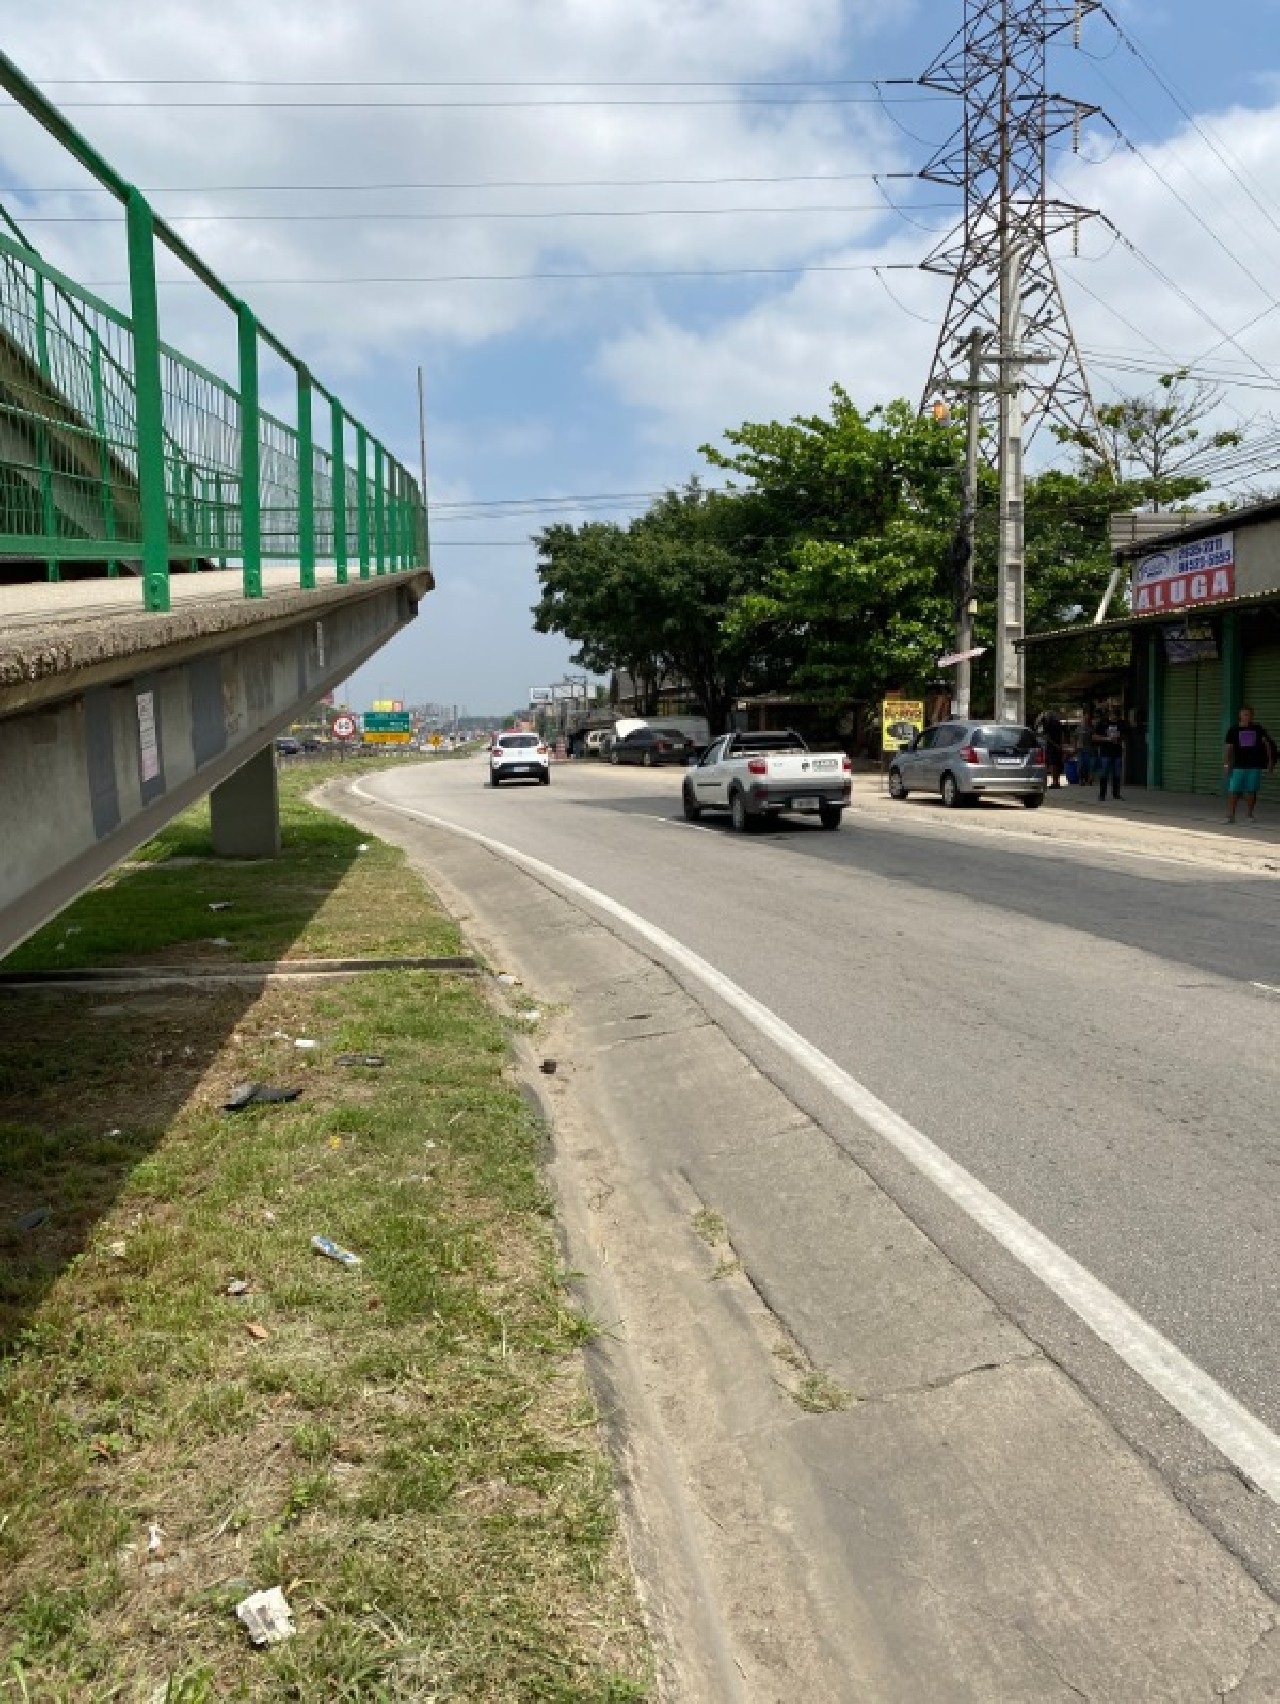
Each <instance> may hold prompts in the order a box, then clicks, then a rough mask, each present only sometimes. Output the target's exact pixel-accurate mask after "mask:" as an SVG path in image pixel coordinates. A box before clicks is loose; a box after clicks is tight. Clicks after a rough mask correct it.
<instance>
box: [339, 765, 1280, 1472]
mask: <svg viewBox="0 0 1280 1704" xmlns="http://www.w3.org/2000/svg"><path fill="white" fill-rule="evenodd" d="M352 791H353V792H355V793H358V794H359V796H360V797H361V798H362V799H365V800H367V801H368V802H369V803H370V804H375V805H381V806H383V808H384V809H388V810H394V811H398V812H399V813H400V814H401V815H403V816H410V817H416V818H417V819H418V821H420V822H425V823H427V824H428V825H429V826H430V827H432V828H439V829H444V830H445V831H446V832H448V833H450V834H457V835H461V836H462V838H463V839H465V840H471V841H474V842H475V844H476V845H478V846H483V847H485V848H486V849H487V850H488V851H490V852H493V853H496V854H497V855H498V856H499V857H502V858H506V859H509V860H510V862H511V863H513V864H515V865H517V866H518V867H519V868H521V869H523V870H527V871H528V872H529V874H530V875H532V876H536V877H537V878H538V880H539V881H542V882H545V883H546V884H547V885H548V886H549V887H554V888H558V889H560V890H561V892H563V893H566V894H570V895H572V896H573V897H574V898H576V899H580V900H583V901H584V902H585V903H586V904H588V905H590V906H592V907H593V908H594V909H595V910H597V911H600V912H603V913H604V915H605V916H606V917H612V918H613V919H615V921H617V922H619V923H621V924H623V926H624V927H625V928H627V929H628V930H630V931H631V933H633V934H635V935H638V936H639V937H640V939H641V940H644V941H647V942H648V943H649V945H650V946H652V947H655V948H656V949H657V950H658V952H659V953H661V954H662V955H663V957H664V958H666V959H667V960H669V961H670V962H671V963H672V964H675V965H678V966H679V967H680V968H681V969H682V970H684V971H685V972H686V973H687V974H688V975H689V976H691V977H694V978H695V979H696V980H697V981H699V982H700V983H702V984H703V986H704V987H705V988H707V989H709V990H710V991H711V993H713V994H714V995H716V997H717V998H718V999H720V1000H723V1001H724V1003H725V1005H726V1006H729V1007H731V1008H732V1010H734V1011H735V1012H737V1013H739V1015H740V1016H742V1017H744V1018H746V1019H747V1020H748V1022H750V1023H751V1024H753V1025H754V1026H755V1028H756V1029H758V1030H759V1031H760V1033H761V1034H762V1035H763V1036H764V1037H765V1038H766V1039H767V1040H768V1041H770V1042H772V1044H773V1045H774V1046H775V1047H778V1048H780V1049H781V1050H782V1051H783V1052H784V1053H786V1054H788V1055H789V1056H790V1058H792V1059H793V1060H794V1061H795V1062H796V1064H798V1065H800V1066H802V1067H803V1068H804V1069H805V1070H807V1071H808V1072H809V1073H810V1074H811V1075H812V1076H813V1077H814V1078H815V1079H816V1080H817V1081H818V1082H819V1083H821V1084H822V1086H823V1087H824V1088H825V1089H826V1090H827V1091H828V1092H829V1093H830V1094H832V1095H834V1096H835V1098H836V1099H837V1100H839V1101H840V1102H842V1104H843V1105H845V1106H847V1107H848V1108H849V1110H850V1111H851V1112H852V1113H854V1114H855V1115H856V1117H858V1118H859V1119H861V1120H862V1122H863V1123H864V1124H865V1125H867V1126H868V1128H869V1129H871V1130H874V1131H875V1133H876V1134H877V1135H878V1136H880V1137H881V1138H882V1139H883V1140H884V1141H886V1142H888V1143H889V1144H890V1145H891V1146H892V1147H894V1148H896V1149H897V1151H898V1152H899V1153H900V1154H901V1155H903V1157H904V1158H905V1159H907V1160H909V1161H910V1163H911V1164H912V1165H913V1166H914V1167H915V1168H916V1170H917V1171H919V1172H920V1173H921V1174H922V1175H923V1176H925V1177H927V1178H928V1179H929V1180H930V1182H932V1183H933V1184H935V1185H936V1186H937V1187H938V1188H939V1189H940V1190H941V1191H942V1192H943V1194H944V1195H946V1196H947V1197H948V1198H949V1199H950V1200H951V1201H953V1202H954V1203H955V1205H956V1206H957V1207H959V1208H961V1209H962V1211H964V1212H965V1213H967V1214H968V1215H969V1217H970V1218H971V1219H973V1220H974V1221H975V1222H976V1223H977V1224H979V1225H981V1226H982V1228H983V1229H984V1230H985V1231H987V1232H988V1233H989V1234H990V1235H991V1236H992V1237H994V1238H995V1240H996V1242H998V1243H999V1244H1000V1246H1001V1247H1002V1248H1004V1249H1007V1250H1008V1252H1009V1253H1010V1254H1012V1255H1013V1256H1014V1258H1015V1259H1017V1260H1018V1261H1020V1262H1021V1263H1022V1265H1023V1266H1025V1267H1026V1269H1027V1270H1028V1271H1029V1272H1031V1273H1032V1274H1033V1275H1034V1276H1035V1277H1036V1278H1038V1279H1039V1280H1040V1282H1041V1283H1042V1284H1045V1285H1047V1286H1048V1288H1049V1289H1050V1290H1052V1291H1053V1293H1054V1294H1055V1295H1056V1296H1057V1297H1058V1298H1059V1299H1060V1300H1061V1301H1063V1302H1065V1303H1066V1305H1067V1306H1068V1307H1069V1308H1070V1309H1071V1311H1072V1312H1073V1313H1074V1314H1075V1315H1076V1316H1077V1318H1079V1319H1081V1320H1083V1322H1084V1323H1085V1324H1086V1325H1087V1326H1088V1327H1089V1329H1090V1330H1091V1331H1092V1332H1094V1333H1095V1334H1096V1335H1097V1336H1098V1337H1100V1338H1101V1339H1102V1341H1103V1342H1104V1343H1107V1344H1109V1345H1110V1346H1111V1348H1112V1349H1114V1350H1115V1352H1116V1354H1117V1355H1119V1357H1120V1359H1121V1360H1122V1361H1124V1362H1125V1364H1126V1365H1127V1366H1129V1367H1131V1368H1132V1369H1133V1371H1134V1372H1135V1373H1137V1374H1138V1376H1139V1377H1140V1378H1142V1379H1144V1380H1145V1381H1146V1383H1147V1384H1149V1385H1150V1386H1151V1388H1152V1389H1153V1390H1155V1391H1157V1392H1158V1393H1159V1394H1160V1395H1161V1396H1162V1397H1163V1398H1164V1399H1165V1401H1166V1402H1168V1403H1169V1404H1170V1406H1171V1407H1173V1408H1175V1409H1177V1411H1178V1413H1179V1414H1181V1415H1182V1417H1183V1418H1184V1419H1185V1420H1189V1421H1190V1423H1191V1424H1192V1425H1193V1426H1194V1427H1195V1428H1196V1430H1197V1431H1198V1432H1200V1433H1201V1434H1202V1435H1203V1436H1204V1437H1205V1438H1207V1439H1208V1440H1209V1442H1210V1443H1211V1444H1213V1445H1215V1446H1216V1448H1217V1449H1219V1450H1220V1451H1221V1452H1222V1454H1223V1455H1224V1456H1226V1458H1227V1459H1228V1461H1230V1462H1232V1463H1234V1465H1235V1466H1236V1467H1237V1468H1238V1469H1239V1471H1240V1472H1241V1473H1242V1474H1244V1476H1245V1477H1246V1478H1247V1479H1249V1480H1251V1481H1252V1482H1253V1484H1255V1485H1257V1486H1258V1487H1259V1488H1260V1489H1261V1490H1263V1491H1265V1492H1266V1493H1267V1495H1268V1496H1269V1497H1271V1498H1273V1499H1274V1500H1276V1501H1277V1502H1280V1437H1277V1436H1276V1434H1275V1433H1274V1432H1272V1431H1271V1430H1269V1428H1268V1427H1266V1426H1264V1425H1263V1423H1262V1422H1261V1420H1259V1419H1258V1418H1257V1417H1256V1415H1253V1414H1251V1413H1250V1412H1249V1410H1248V1409H1247V1408H1245V1407H1244V1405H1243V1404H1242V1403H1240V1402H1237V1401H1236V1399H1235V1397H1234V1396H1232V1395H1231V1393H1230V1392H1229V1391H1227V1390H1224V1389H1223V1388H1222V1386H1221V1385H1220V1384H1218V1383H1217V1381H1216V1380H1215V1379H1212V1378H1210V1376H1209V1374H1208V1373H1206V1372H1204V1371H1203V1370H1202V1369H1201V1368H1200V1367H1198V1366H1196V1364H1195V1362H1194V1361H1192V1360H1190V1359H1189V1358H1188V1357H1187V1356H1186V1355H1184V1354H1183V1353H1182V1351H1181V1350H1180V1349H1178V1348H1176V1347H1175V1346H1174V1345H1173V1344H1172V1343H1170V1342H1169V1340H1168V1339H1167V1338H1166V1337H1164V1336H1162V1335H1161V1333H1160V1332H1158V1331H1157V1330H1156V1329H1155V1327H1154V1326H1151V1325H1148V1324H1147V1322H1146V1320H1144V1319H1143V1318H1142V1316H1141V1314H1139V1313H1136V1312H1135V1311H1134V1309H1133V1308H1131V1307H1130V1306H1129V1304H1128V1303H1127V1302H1124V1301H1122V1300H1121V1299H1120V1297H1119V1296H1117V1295H1116V1294H1115V1293H1114V1292H1113V1291H1112V1290H1109V1289H1108V1288H1107V1286H1106V1285H1105V1284H1103V1283H1102V1282H1101V1281H1100V1280H1099V1279H1097V1278H1095V1277H1094V1276H1093V1274H1092V1273H1091V1272H1089V1271H1088V1270H1087V1269H1086V1268H1085V1267H1083V1266H1081V1265H1080V1263H1079V1262H1078V1261H1076V1260H1073V1259H1072V1257H1071V1256H1070V1255H1069V1254H1067V1253H1066V1252H1065V1250H1063V1249H1060V1248H1059V1247H1058V1245H1057V1244H1056V1243H1055V1242H1052V1241H1051V1240H1050V1239H1049V1238H1048V1237H1047V1236H1045V1235H1044V1233H1043V1232H1041V1231H1038V1230H1037V1229H1036V1228H1035V1226H1034V1225H1032V1224H1030V1223H1029V1222H1028V1221H1027V1220H1026V1219H1024V1218H1023V1217H1022V1216H1021V1215H1020V1214H1019V1213H1016V1212H1015V1211H1014V1210H1013V1208H1012V1207H1010V1206H1009V1205H1008V1204H1007V1203H1006V1202H1004V1201H1003V1200H1001V1198H1000V1197H999V1196H998V1195H996V1194H994V1193H993V1191H991V1190H990V1189H988V1188H987V1187H986V1185H985V1184H983V1183H980V1182H979V1181H978V1179H977V1178H976V1177H974V1176H973V1175H972V1173H970V1172H967V1171H966V1170H965V1169H964V1167H963V1166H961V1165H958V1164H957V1163H956V1162H955V1160H953V1159H952V1158H951V1157H950V1155H948V1154H946V1153H944V1152H943V1150H942V1149H941V1148H939V1147H938V1145H937V1144H936V1143H935V1142H932V1141H931V1140H930V1139H929V1137H927V1136H925V1135H923V1134H922V1133H921V1132H920V1131H919V1130H917V1129H916V1128H915V1127H914V1125H911V1124H908V1122H907V1121H906V1119H905V1118H902V1117H900V1116H899V1114H898V1113H896V1112H894V1110H893V1109H892V1107H889V1106H886V1105H885V1103H884V1102H883V1101H882V1100H880V1099H878V1098H877V1096H875V1095H874V1094H872V1092H871V1090H870V1089H868V1088H866V1087H864V1085H863V1084H862V1083H860V1082H858V1080H857V1079H856V1078H855V1077H852V1076H850V1074H849V1073H848V1072H847V1071H845V1070H844V1069H843V1068H842V1067H841V1066H839V1065H837V1064H836V1063H835V1061H834V1060H833V1059H829V1058H828V1057H827V1055H826V1054H825V1053H822V1052H820V1051H819V1049H818V1048H816V1047H814V1045H813V1044H812V1042H809V1041H806V1040H805V1038H804V1036H802V1035H801V1034H800V1033H799V1031H798V1030H794V1029H792V1028H791V1026H790V1025H789V1024H787V1023H785V1022H784V1021H783V1020H782V1019H781V1018H780V1017H778V1015H777V1013H775V1012H771V1011H770V1010H769V1008H768V1007H767V1006H765V1005H762V1004H761V1002H760V1001H759V1000H757V999H756V998H755V997H754V996H753V995H751V994H748V993H747V991H746V990H745V989H744V988H740V987H739V986H738V984H737V983H736V982H732V981H730V979H729V978H728V977H727V976H725V975H724V974H723V973H722V972H721V971H718V970H717V969H716V967H715V966H714V965H713V964H709V963H708V962H707V960H706V959H704V958H702V957H700V955H699V954H697V953H695V952H693V951H691V949H690V948H688V947H686V946H685V945H684V944H683V943H682V942H680V941H677V940H676V939H675V937H674V936H672V935H668V934H667V933H666V931H665V930H663V929H659V928H658V927H657V926H656V925H655V924H653V923H650V922H648V921H646V919H645V918H643V917H640V916H637V914H636V913H635V912H634V911H630V910H628V909H627V907H626V906H624V905H619V904H618V902H617V901H616V900H614V899H610V898H609V896H608V894H604V893H601V892H599V890H598V889H596V888H593V887H588V885H587V884H586V883H585V882H580V881H579V880H578V879H577V877H576V876H569V875H566V874H565V873H564V872H563V871H561V870H557V869H556V868H555V867H554V866H553V865H551V864H546V863H544V862H543V861H542V860H541V859H540V858H533V857H531V856H530V855H529V854H528V853H527V852H521V851H520V850H519V849H518V848H517V847H514V846H508V845H506V844H505V843H504V842H503V841H501V840H494V839H492V838H491V837H490V836H489V835H487V834H480V833H478V832H477V831H476V830H475V829H471V828H461V827H459V825H458V824H456V823H452V822H448V821H447V820H445V819H444V818H443V817H437V816H431V815H430V814H429V813H428V812H426V811H418V810H414V809H413V808H412V807H411V806H409V805H397V804H392V803H391V801H390V800H388V799H384V798H381V797H379V796H378V795H376V794H372V793H366V792H365V791H364V789H363V788H362V787H361V786H360V784H359V783H358V782H354V783H353V784H352Z"/></svg>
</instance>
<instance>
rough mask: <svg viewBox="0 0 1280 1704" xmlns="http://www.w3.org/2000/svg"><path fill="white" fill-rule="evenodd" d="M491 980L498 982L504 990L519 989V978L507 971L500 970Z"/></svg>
mask: <svg viewBox="0 0 1280 1704" xmlns="http://www.w3.org/2000/svg"><path fill="white" fill-rule="evenodd" d="M493 980H494V981H495V982H500V983H501V984H502V986H503V987H504V988H519V986H520V978H519V977H518V976H512V974H511V972H510V971H509V970H500V971H499V972H498V974H497V975H496V976H495V977H494V979H493Z"/></svg>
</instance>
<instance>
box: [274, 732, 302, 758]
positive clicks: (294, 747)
mask: <svg viewBox="0 0 1280 1704" xmlns="http://www.w3.org/2000/svg"><path fill="white" fill-rule="evenodd" d="M276 750H277V751H278V752H279V753H280V755H281V757H297V755H298V753H299V752H300V751H301V750H302V743H301V741H299V740H295V739H294V737H293V735H292V734H281V735H280V736H279V738H278V739H277V740H276Z"/></svg>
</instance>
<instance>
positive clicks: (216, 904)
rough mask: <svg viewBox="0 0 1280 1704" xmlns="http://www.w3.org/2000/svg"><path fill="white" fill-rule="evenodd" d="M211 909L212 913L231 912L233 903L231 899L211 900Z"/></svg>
mask: <svg viewBox="0 0 1280 1704" xmlns="http://www.w3.org/2000/svg"><path fill="white" fill-rule="evenodd" d="M209 909H210V911H230V909H231V901H230V900H229V899H213V900H210V901H209Z"/></svg>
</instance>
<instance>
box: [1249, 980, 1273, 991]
mask: <svg viewBox="0 0 1280 1704" xmlns="http://www.w3.org/2000/svg"><path fill="white" fill-rule="evenodd" d="M1249 986H1250V988H1261V989H1262V991H1263V993H1264V994H1280V988H1277V987H1276V986H1275V984H1274V983H1272V982H1251V983H1250V984H1249Z"/></svg>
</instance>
